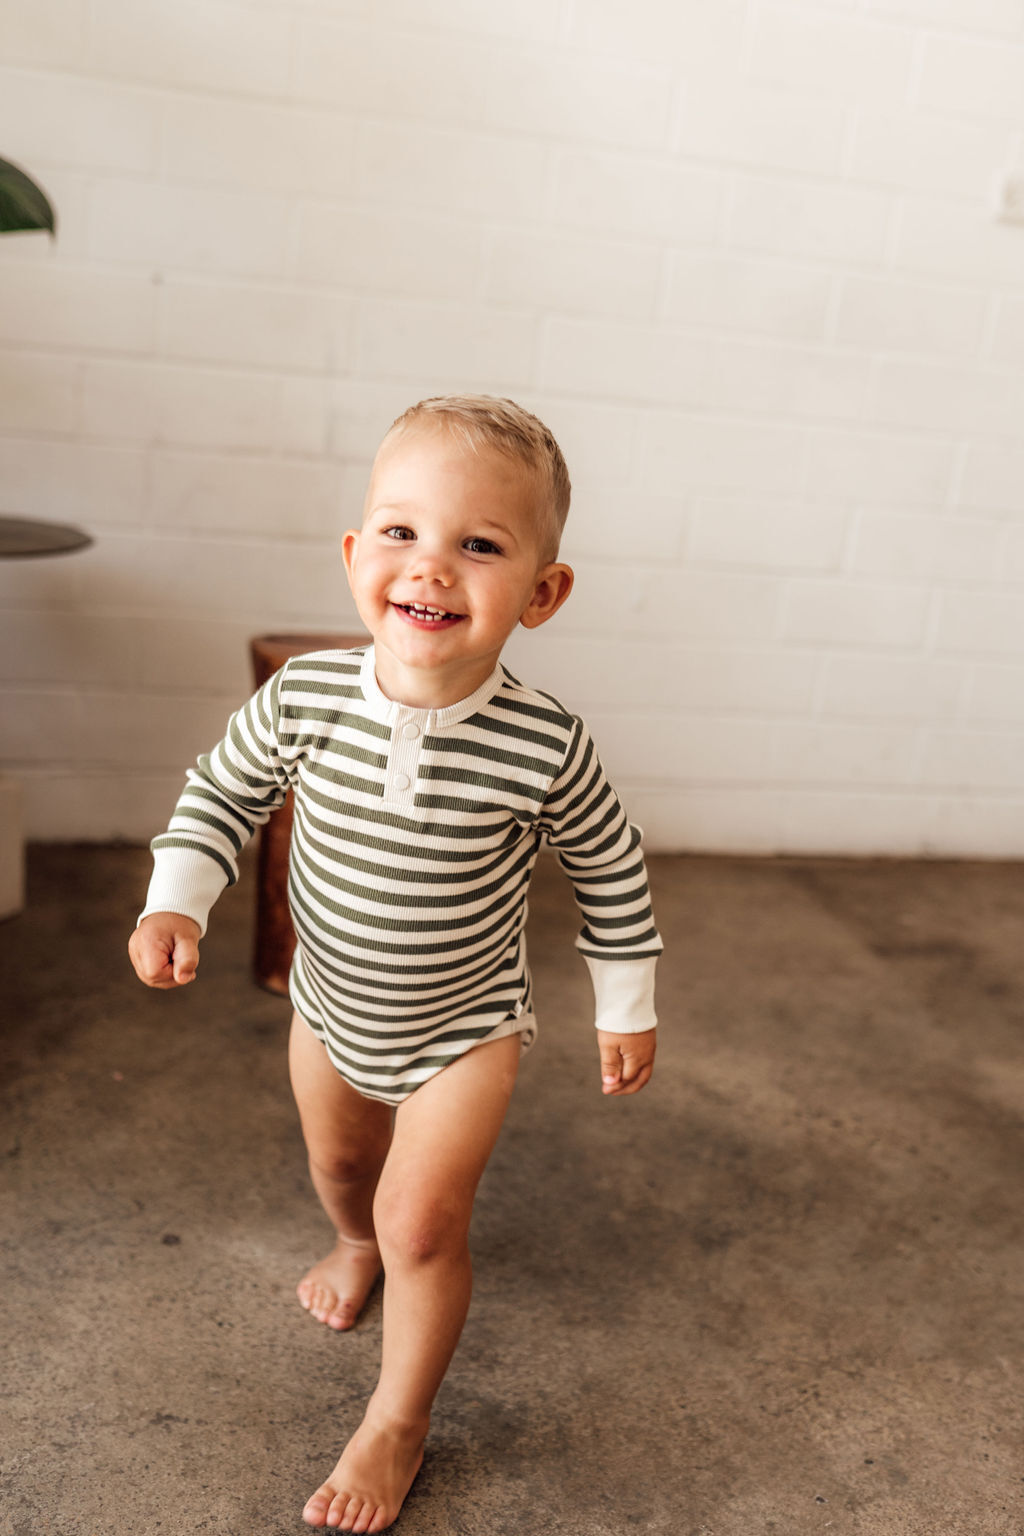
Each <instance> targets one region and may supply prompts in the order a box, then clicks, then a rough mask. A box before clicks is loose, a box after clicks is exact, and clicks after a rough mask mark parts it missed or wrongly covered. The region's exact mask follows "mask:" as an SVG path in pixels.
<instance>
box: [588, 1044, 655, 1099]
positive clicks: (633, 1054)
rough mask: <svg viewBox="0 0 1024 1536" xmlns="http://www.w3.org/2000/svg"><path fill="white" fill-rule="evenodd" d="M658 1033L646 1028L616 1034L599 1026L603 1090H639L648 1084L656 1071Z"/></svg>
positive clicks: (605, 1091)
mask: <svg viewBox="0 0 1024 1536" xmlns="http://www.w3.org/2000/svg"><path fill="white" fill-rule="evenodd" d="M657 1033H658V1032H657V1030H656V1029H645V1030H644V1031H643V1032H642V1033H641V1034H639V1035H615V1034H611V1033H609V1031H608V1030H605V1029H599V1030H598V1032H597V1045H598V1050H599V1051H600V1052H601V1092H602V1093H636V1092H637V1090H638V1089H640V1088H642V1087H643V1086H644V1084H645V1083H646V1082H647V1080H648V1079H649V1077H650V1075H651V1073H652V1072H653V1071H654V1051H655V1046H656V1036H657Z"/></svg>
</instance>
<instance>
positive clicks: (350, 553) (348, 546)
mask: <svg viewBox="0 0 1024 1536" xmlns="http://www.w3.org/2000/svg"><path fill="white" fill-rule="evenodd" d="M358 548H359V535H358V533H357V532H356V530H355V529H354V528H350V529H349V530H348V532H347V533H346V534H345V536H344V537H343V539H342V541H341V558H342V559H343V560H344V562H345V571H346V574H347V576H348V579H349V581H350V582H351V580H352V573H353V571H354V570H355V568H356V551H357V550H358Z"/></svg>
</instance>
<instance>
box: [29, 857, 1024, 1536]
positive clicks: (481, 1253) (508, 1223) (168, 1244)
mask: <svg viewBox="0 0 1024 1536" xmlns="http://www.w3.org/2000/svg"><path fill="white" fill-rule="evenodd" d="M147 867H148V857H147V855H146V854H145V853H144V852H142V851H140V850H137V849H124V848H87V847H41V848H36V849H34V850H33V851H32V856H31V861H30V880H29V907H28V910H27V912H26V913H25V914H24V915H23V916H21V917H19V918H17V919H14V920H12V921H9V922H7V923H5V924H2V925H0V973H2V975H3V978H4V993H5V1003H4V1011H5V1015H6V1024H5V1028H4V1038H3V1058H4V1069H3V1104H4V1109H3V1116H4V1118H3V1137H2V1148H3V1153H4V1160H3V1168H4V1178H3V1189H2V1209H0V1237H2V1243H3V1250H4V1255H5V1266H6V1267H5V1274H4V1276H3V1281H2V1290H0V1310H2V1314H3V1321H4V1333H5V1346H4V1348H5V1353H6V1359H5V1362H4V1366H3V1371H2V1383H0V1392H2V1396H0V1412H2V1414H3V1420H4V1422H3V1427H2V1432H0V1459H2V1464H3V1471H4V1479H5V1491H4V1494H3V1502H2V1504H0V1536H29V1533H31V1536H39V1533H43V1532H61V1533H65V1532H66V1533H75V1536H101V1533H102V1536H106V1533H118V1536H120V1533H129V1532H131V1533H132V1536H136V1533H140V1536H141V1533H150V1532H152V1533H159V1536H192V1533H195V1532H200V1531H212V1532H222V1533H226V1536H243V1533H245V1536H249V1533H279V1532H289V1531H293V1532H299V1531H301V1530H303V1529H305V1527H304V1526H303V1525H302V1524H301V1520H300V1518H299V1511H300V1509H301V1506H302V1503H303V1501H304V1499H305V1497H306V1496H307V1495H308V1494H309V1493H310V1492H311V1491H312V1489H313V1487H314V1486H315V1485H316V1484H317V1483H319V1482H320V1480H321V1479H322V1477H323V1476H324V1475H325V1474H326V1473H327V1472H328V1471H329V1470H330V1468H331V1467H332V1466H333V1463H334V1460H335V1457H336V1455H337V1452H338V1450H339V1448H340V1444H341V1442H342V1440H343V1439H344V1437H345V1436H346V1435H347V1433H348V1432H349V1431H350V1430H351V1428H352V1427H353V1426H354V1425H355V1423H356V1422H357V1421H358V1417H359V1415H360V1411H361V1405H362V1403H363V1401H364V1399H365V1397H366V1395H367V1393H368V1392H369V1390H370V1388H371V1387H372V1385H373V1381H374V1377H375V1371H376V1362H377V1353H378V1348H379V1335H380V1299H379V1294H378V1295H377V1296H376V1297H375V1298H374V1299H373V1300H372V1302H371V1304H370V1306H369V1308H368V1311H367V1313H366V1314H365V1316H364V1318H363V1320H362V1322H361V1323H360V1325H359V1327H358V1329H357V1330H356V1331H355V1332H354V1333H352V1334H348V1335H344V1336H335V1335H331V1334H329V1333H328V1332H327V1331H326V1330H324V1329H322V1328H321V1327H320V1326H319V1325H318V1324H316V1323H314V1322H312V1321H311V1320H310V1319H309V1318H308V1317H307V1316H306V1315H305V1314H304V1313H303V1312H302V1311H301V1310H300V1309H299V1307H298V1305H297V1304H296V1303H295V1302H294V1300H293V1287H294V1284H295V1281H296V1279H297V1278H298V1277H299V1275H300V1274H301V1273H302V1271H303V1269H304V1268H305V1266H306V1265H307V1263H308V1262H309V1261H310V1260H311V1259H312V1258H314V1257H317V1256H319V1253H320V1251H321V1250H322V1249H323V1248H324V1247H325V1245H326V1243H327V1240H328V1232H327V1229H326V1227H325V1224H324V1221H323V1218H322V1217H321V1215H320V1214H319V1211H318V1208H317V1206H316V1204H315V1201H314V1199H313V1197H312V1195H311V1193H310V1192H309V1190H308V1188H307V1182H306V1173H305V1167H304V1158H303V1151H302V1145H301V1141H300V1138H299V1134H298V1130H297V1126H296V1120H295V1115H294V1112H293V1109H292V1105H291V1102H290V1099H289V1093H288V1088H287V1082H286V1074H285V1060H284V1046H285V1030H286V1022H287V1007H286V1005H285V1004H284V1003H282V1002H281V1001H280V1000H277V999H275V998H272V997H270V996H269V995H267V994H265V993H263V992H261V991H259V990H257V989H256V988H255V987H253V985H252V984H251V983H250V980H249V970H248V948H249V941H250V929H251V916H250V913H251V900H252V881H251V870H250V882H249V888H248V890H245V889H243V888H240V889H239V890H237V891H234V892H230V893H229V894H228V895H227V896H226V897H225V898H224V899H223V901H222V903H221V905H220V907H219V909H218V911H217V913H216V915H215V924H214V927H213V928H212V930H211V933H210V935H209V937H208V939H207V942H206V944H205V946H204V957H203V966H202V971H201V975H200V980H199V982H198V983H197V984H196V985H195V986H194V987H192V988H190V989H188V990H187V991H185V992H183V993H181V994H175V995H169V994H157V993H151V992H147V991H146V990H144V989H143V988H142V987H141V986H140V985H139V984H138V983H137V982H136V981H135V980H134V977H133V976H132V975H131V974H130V972H129V969H128V963H127V959H126V956H125V942H126V938H127V929H128V927H129V926H130V924H131V922H132V921H133V920H134V913H135V911H136V910H137V904H138V902H139V900H140V898H141V894H142V891H143V888H144V886H145V882H146V873H147ZM652 878H653V884H654V888H655V896H656V903H657V911H658V916H659V919H660V923H661V926H662V928H663V931H664V932H665V934H666V936H667V939H668V946H669V948H668V954H667V956H666V958H665V961H664V962H663V967H662V980H661V989H660V1000H661V1011H662V1017H663V1030H662V1045H661V1051H660V1056H659V1062H658V1071H657V1074H656V1078H655V1080H654V1082H653V1083H652V1084H651V1086H650V1088H649V1089H648V1090H647V1091H646V1092H645V1093H643V1094H641V1095H640V1096H639V1097H638V1098H634V1099H626V1100H620V1101H616V1102H609V1101H604V1100H602V1098H601V1097H600V1094H599V1092H598V1089H597V1062H596V1053H595V1051H594V1046H593V1041H592V1039H591V1026H590V1023H589V1020H588V1014H587V1008H588V996H587V981H586V973H585V971H584V968H583V966H582V963H581V962H579V961H577V960H576V959H575V957H574V956H573V955H572V952H571V940H572V935H573V931H574V912H573V908H572V904H571V899H570V897H569V894H568V890H567V887H566V886H565V885H564V882H563V881H562V878H561V876H560V875H559V874H558V873H557V872H556V871H554V870H552V869H551V868H550V866H548V865H546V864H545V865H544V866H543V867H542V869H541V870H540V871H539V873H538V878H537V881H536V883H535V891H534V897H533V901H532V914H533V915H532V920H531V921H532V931H533V937H532V946H533V948H532V952H533V958H534V968H535V972H536V979H537V992H538V998H539V1005H538V1006H539V1011H540V1014H541V1025H542V1032H541V1039H540V1042H539V1044H538V1046H537V1048H536V1049H535V1051H534V1052H533V1053H532V1055H531V1056H529V1057H528V1058H527V1060H526V1062H525V1063H524V1067H523V1072H522V1076H521V1081H520V1084H519V1087H518V1089H517V1092H516V1096H515V1098H514V1101H513V1106H512V1110H511V1113H510V1116H509V1119H508V1122H507V1125H506V1128H505V1130H504V1133H503V1136H502V1140H501V1142H500V1144H499V1147H498V1150H497V1152H496V1154H495V1156H494V1159H493V1162H492V1164H491V1167H490V1168H489V1170H488V1173H487V1175H486V1177H485V1180H484V1184H483V1187H482V1190H481V1194H480V1198H479V1201H478V1206H477V1213H476V1218H475V1225H474V1234H473V1241H474V1251H475V1260H476V1270H477V1286H476V1296H475V1300H474V1307H473V1311H472V1313H471V1317H470V1321H469V1324H468V1326H467V1329H466V1333H465V1335H464V1338H463V1342H462V1346H461V1349H460V1351H459V1353H458V1355H457V1357H456V1360H455V1363H454V1366H453V1368H452V1370H451V1373H450V1375H449V1378H448V1380H447V1382H446V1383H445V1386H444V1388H443V1389H442V1393H441V1396H440V1399H439V1401H438V1405H437V1413H436V1419H435V1427H434V1432H433V1435H432V1438H431V1442H430V1447H429V1452H428V1458H427V1461H426V1464H425V1466H424V1470H423V1472H422V1474H421V1475H420V1478H419V1479H418V1481H417V1483H416V1484H415V1486H414V1489H413V1492H412V1494H411V1496H410V1498H409V1501H408V1503H407V1505H406V1508H405V1510H404V1511H403V1513H402V1515H401V1517H400V1519H399V1522H398V1525H397V1526H396V1527H395V1529H396V1530H397V1531H400V1532H401V1533H402V1536H441V1533H444V1536H504V1533H508V1536H512V1533H515V1536H548V1533H551V1532H557V1533H561V1536H620V1533H621V1532H623V1531H638V1532H655V1533H664V1536H759V1533H769V1532H772V1533H778V1536H803V1533H811V1532H813V1533H819V1532H820V1533H825V1532H829V1533H832V1536H846V1533H857V1536H862V1533H863V1536H867V1533H870V1536H961V1533H963V1536H1019V1533H1020V1532H1021V1531H1022V1530H1024V1448H1022V1434H1021V1429H1022V1418H1024V1412H1022V1400H1021V1387H1022V1361H1024V1354H1022V1348H1021V1346H1022V1332H1024V1308H1022V1292H1024V1262H1022V1261H1024V1236H1022V1219H1021V1194H1022V1186H1024V1180H1022V1171H1024V1157H1022V1137H1021V1111H1022V1107H1024V1057H1022V1052H1021V1044H1022V1023H1024V944H1022V941H1021V934H1022V932H1024V872H1022V870H1021V868H1020V867H1019V866H1017V867H1014V866H1011V865H1002V866H999V865H989V866H983V865H977V864H910V863H895V864H881V863H841V862H824V861H800V862H767V861H765V862H759V861H756V860H749V861H745V860H711V859H686V858H678V859H673V858H668V859H655V860H653V861H652Z"/></svg>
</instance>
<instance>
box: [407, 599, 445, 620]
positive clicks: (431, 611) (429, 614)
mask: <svg viewBox="0 0 1024 1536" xmlns="http://www.w3.org/2000/svg"><path fill="white" fill-rule="evenodd" d="M405 606H406V607H407V608H408V609H409V611H410V612H411V613H414V614H416V616H417V618H423V619H445V618H447V617H448V615H447V613H446V612H445V610H444V609H443V608H430V607H428V606H427V604H426V603H406V605H405Z"/></svg>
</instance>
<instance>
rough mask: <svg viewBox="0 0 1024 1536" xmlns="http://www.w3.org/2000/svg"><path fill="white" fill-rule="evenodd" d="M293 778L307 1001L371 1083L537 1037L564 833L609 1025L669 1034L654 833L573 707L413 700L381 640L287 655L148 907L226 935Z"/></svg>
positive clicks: (191, 805)
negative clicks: (531, 903)
mask: <svg viewBox="0 0 1024 1536" xmlns="http://www.w3.org/2000/svg"><path fill="white" fill-rule="evenodd" d="M289 787H293V788H294V789H295V819H294V831H293V835H292V852H291V862H290V871H289V897H290V902H291V909H292V918H293V922H294V925H295V931H296V935H297V937H298V941H299V942H298V949H297V952H296V957H295V962H294V965H293V968H292V976H291V983H290V985H291V995H292V1001H293V1002H294V1005H295V1007H296V1009H297V1011H298V1012H299V1014H300V1015H301V1016H302V1018H303V1019H305V1020H306V1022H307V1023H308V1024H309V1026H310V1027H311V1028H312V1029H313V1030H314V1031H315V1032H316V1033H317V1034H318V1035H319V1036H320V1037H321V1039H323V1041H324V1043H325V1045H326V1047H327V1050H328V1053H329V1055H330V1057H331V1060H332V1061H333V1063H334V1065H335V1066H336V1068H337V1069H338V1071H339V1072H340V1073H341V1074H342V1075H343V1076H344V1077H345V1078H346V1079H347V1080H348V1081H349V1082H350V1083H352V1084H353V1086H354V1087H356V1088H357V1089H359V1091H360V1092H362V1093H364V1094H366V1095H367V1096H369V1097H372V1098H378V1099H382V1100H384V1101H385V1102H386V1103H400V1102H401V1100H402V1099H403V1098H405V1097H406V1096H407V1095H408V1094H409V1093H411V1092H412V1091H413V1090H414V1089H415V1088H416V1087H418V1086H419V1084H420V1083H422V1082H423V1081H425V1080H426V1078H428V1077H430V1076H431V1075H433V1073H435V1072H437V1071H440V1069H441V1068H442V1067H444V1066H446V1065H448V1063H450V1062H451V1061H453V1060H455V1059H456V1058H457V1057H458V1056H460V1055H462V1054H463V1053H464V1052H465V1051H467V1050H469V1049H471V1048H472V1046H474V1045H476V1044H478V1043H480V1042H481V1041H483V1040H486V1039H490V1038H498V1037H500V1036H501V1035H503V1034H511V1033H516V1032H521V1031H525V1033H526V1035H527V1037H529V1036H530V1035H531V1034H532V1029H533V1021H532V1012H531V988H530V975H529V970H528V967H527V961H526V949H525V943H524V937H523V928H524V924H525V920H526V895H527V887H528V884H529V879H530V874H531V872H532V869H533V866H534V864H535V862H536V859H537V855H538V852H539V850H540V846H541V843H542V841H543V840H544V839H547V841H548V842H549V843H550V844H551V846H552V847H553V848H554V849H555V850H556V852H557V856H558V858H559V860H560V862H561V864H562V867H563V868H564V869H565V871H566V873H567V875H568V876H569V878H570V880H571V881H572V885H573V889H574V892H575V895H576V900H577V903H578V905H579V908H580V912H581V914H582V917H583V927H582V929H581V931H580V933H579V936H578V938H577V941H576V943H577V947H578V948H579V950H580V951H581V953H582V954H583V955H584V956H585V957H586V958H587V961H588V965H589V966H590V968H591V972H592V974H593V976H594V983H595V989H596V991H597V994H598V997H599V999H600V1000H601V1008H600V1014H601V1016H600V1019H599V1023H600V1024H601V1027H602V1028H604V1029H615V1028H618V1029H621V1030H624V1031H636V1030H640V1029H648V1028H650V1027H651V1026H652V1025H653V1024H654V1022H655V1019H654V1013H653V1002H652V993H653V987H652V972H653V966H654V959H655V957H656V956H657V954H658V953H659V952H660V950H661V941H660V939H659V937H658V934H657V932H656V930H655V927H654V921H653V918H652V914H651V907H650V899H649V895H648V889H647V878H646V873H645V870H644V864H643V856H642V853H641V849H640V834H639V832H638V831H637V829H636V828H634V827H631V826H630V824H629V822H628V820H627V818H626V815H625V812H624V811H623V808H622V805H621V803H620V802H619V800H618V798H617V796H616V795H615V793H614V791H613V790H612V788H611V786H610V785H609V783H608V781H607V779H606V777H605V774H604V771H603V769H602V767H601V764H600V762H599V760H598V757H597V753H596V751H595V749H594V745H593V742H592V740H591V738H590V735H589V733H588V731H587V729H586V726H585V725H584V724H583V722H582V721H581V720H579V719H578V718H577V717H575V716H573V715H571V714H570V713H569V712H568V711H567V710H566V709H565V708H564V707H563V706H562V705H561V704H559V703H558V701H557V700H555V699H552V698H551V697H549V696H548V695H546V694H542V693H538V692H536V691H534V690H532V689H529V688H525V687H523V685H522V684H521V683H519V682H518V681H517V680H516V679H515V678H514V677H512V676H511V674H510V673H509V672H508V671H507V670H506V669H505V668H504V667H501V666H499V667H498V668H497V669H496V670H495V672H494V673H493V674H492V675H491V677H490V678H489V679H488V680H487V682H486V683H485V684H484V685H483V687H482V688H480V689H478V690H477V692H476V693H475V694H473V695H472V696H471V697H470V698H468V699H463V700H462V701H461V702H460V703H458V704H456V705H453V706H451V707H450V708H447V709H440V710H420V709H410V708H408V707H406V706H404V705H401V704H396V703H394V702H393V701H391V700H390V699H387V698H386V697H385V696H384V694H383V693H382V692H381V690H380V688H379V687H378V686H377V683H376V679H375V676H374V669H373V649H372V647H368V648H365V649H360V650H356V651H321V652H316V653H314V654H312V655H307V656H300V657H296V658H294V659H293V660H291V661H288V662H286V663H285V665H284V666H283V667H282V668H281V670H280V671H279V672H277V673H275V675H274V676H273V677H272V678H271V679H270V681H269V682H268V683H266V684H265V686H264V687H263V688H261V689H260V691H259V692H258V693H257V694H256V695H255V696H254V697H253V698H252V699H250V701H249V702H248V704H246V705H245V706H244V707H243V708H242V709H240V710H238V711H237V713H236V714H235V715H233V716H232V718H231V720H230V722H229V725H228V730H227V734H226V736H225V737H224V740H223V741H222V742H221V743H220V744H219V745H218V746H217V747H216V748H215V749H214V750H213V751H212V752H211V753H210V754H209V755H208V756H205V757H202V758H200V759H199V763H198V766H197V768H195V769H193V770H191V771H190V772H189V774H188V782H187V785H186V788H185V790H184V792H183V794H182V796H181V799H180V800H179V802H178V805H177V808H176V810H175V812H174V816H173V818H172V820H171V823H170V827H169V829H168V831H167V832H166V833H164V834H163V835H161V836H160V837H157V838H156V839H154V842H153V845H152V846H153V851H154V860H155V869H154V875H153V881H152V883H151V885H150V890H149V894H148V897H147V903H146V908H145V912H144V913H143V915H146V913H149V912H154V911H174V912H185V913H186V915H188V916H190V917H194V918H195V920H196V921H197V922H198V923H199V924H200V926H201V927H203V928H204V929H205V926H206V920H207V916H208V912H209V906H210V905H211V904H212V900H213V899H214V896H215V895H216V894H218V893H219V891H220V890H222V889H223V888H224V886H225V885H227V884H230V883H234V881H235V880H236V879H237V878H238V865H237V857H238V854H239V852H240V850H241V849H242V847H243V846H244V844H245V843H246V842H247V840H248V839H249V838H250V837H251V836H252V834H253V832H254V831H255V829H256V827H257V826H258V825H259V824H260V823H261V822H263V821H265V820H266V819H267V817H268V816H269V815H270V813H271V812H272V811H273V810H274V809H275V807H277V806H278V805H280V804H281V802H282V801H283V799H284V797H285V795H286V793H287V791H288V789H289ZM609 965H611V966H613V967H614V972H615V975H614V978H612V977H611V976H609V977H608V978H606V979H604V980H602V972H603V971H604V969H605V967H606V966H609Z"/></svg>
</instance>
